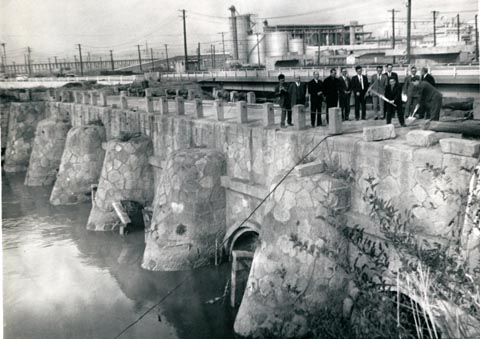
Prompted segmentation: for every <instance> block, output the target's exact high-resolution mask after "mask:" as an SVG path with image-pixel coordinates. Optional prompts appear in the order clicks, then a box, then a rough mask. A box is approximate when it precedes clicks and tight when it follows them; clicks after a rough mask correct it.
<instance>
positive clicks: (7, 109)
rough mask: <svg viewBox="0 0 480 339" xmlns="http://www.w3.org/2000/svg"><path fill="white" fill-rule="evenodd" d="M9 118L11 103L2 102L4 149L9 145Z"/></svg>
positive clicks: (0, 114)
mask: <svg viewBox="0 0 480 339" xmlns="http://www.w3.org/2000/svg"><path fill="white" fill-rule="evenodd" d="M9 118H10V103H9V102H0V123H1V131H0V133H1V141H2V149H4V148H6V147H7V139H8V119H9Z"/></svg>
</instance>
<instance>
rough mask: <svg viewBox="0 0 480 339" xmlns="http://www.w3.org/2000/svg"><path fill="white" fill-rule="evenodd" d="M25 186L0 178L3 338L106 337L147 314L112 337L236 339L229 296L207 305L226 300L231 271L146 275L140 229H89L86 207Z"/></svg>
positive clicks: (225, 267) (17, 180)
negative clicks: (52, 202)
mask: <svg viewBox="0 0 480 339" xmlns="http://www.w3.org/2000/svg"><path fill="white" fill-rule="evenodd" d="M23 180H24V174H15V175H5V174H3V177H2V213H3V215H2V232H3V279H4V282H3V284H4V294H3V302H4V304H3V306H4V337H5V338H6V339H21V338H48V339H54V338H62V339H63V338H65V339H66V338H72V339H73V338H82V339H85V338H99V339H110V338H112V339H113V338H115V337H116V336H118V335H119V334H120V333H121V332H122V331H123V330H124V329H126V328H127V327H128V326H129V325H130V324H132V323H134V322H135V321H136V320H137V319H138V318H140V317H141V316H142V315H143V314H145V313H146V312H147V311H148V310H149V309H152V310H151V311H150V312H148V313H146V315H145V316H144V317H143V318H142V319H140V320H139V321H138V322H137V323H136V324H135V325H133V326H131V327H130V328H128V329H127V330H126V331H125V332H124V333H123V334H121V335H120V336H119V338H122V339H127V338H161V339H169V338H175V339H177V338H189V339H193V338H206V339H207V338H208V339H214V338H222V339H223V338H225V339H228V338H233V337H234V335H233V330H232V328H233V313H232V311H231V310H230V308H229V306H228V296H227V300H225V301H224V302H223V303H222V301H219V302H216V303H213V304H212V303H208V301H209V300H212V299H213V298H216V297H219V296H222V295H223V293H224V289H225V284H226V283H227V280H228V276H229V272H230V265H228V264H224V265H221V266H218V267H215V266H209V267H206V268H201V269H197V270H192V271H185V272H149V271H146V270H143V269H142V268H141V267H140V262H141V258H142V254H143V249H144V235H143V232H137V233H131V234H128V235H127V236H126V237H122V236H120V235H118V233H112V232H105V233H104V232H91V231H87V230H86V228H85V225H86V222H87V218H88V214H89V212H90V207H91V206H90V204H89V203H84V204H80V205H73V206H52V205H50V204H49V202H48V199H49V196H50V192H51V187H33V188H32V187H26V186H24V185H23ZM160 301H161V302H160ZM159 302H160V304H159V305H158V306H155V304H157V303H159Z"/></svg>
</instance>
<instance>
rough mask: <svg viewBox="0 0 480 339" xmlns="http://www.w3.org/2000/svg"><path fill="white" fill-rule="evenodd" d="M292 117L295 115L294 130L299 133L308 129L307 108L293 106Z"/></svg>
mask: <svg viewBox="0 0 480 339" xmlns="http://www.w3.org/2000/svg"><path fill="white" fill-rule="evenodd" d="M292 115H293V124H294V125H295V126H294V128H295V129H296V130H297V131H300V130H304V129H306V128H307V124H306V121H307V119H306V116H305V115H306V114H305V106H303V105H295V106H293V108H292Z"/></svg>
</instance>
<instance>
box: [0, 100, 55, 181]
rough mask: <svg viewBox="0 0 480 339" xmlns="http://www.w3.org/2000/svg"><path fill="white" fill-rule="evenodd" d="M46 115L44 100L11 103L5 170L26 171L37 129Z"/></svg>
mask: <svg viewBox="0 0 480 339" xmlns="http://www.w3.org/2000/svg"><path fill="white" fill-rule="evenodd" d="M44 115H45V104H44V103H43V102H29V103H16V102H12V103H11V104H10V116H9V119H8V140H7V149H6V151H5V165H4V168H3V169H4V170H5V172H21V171H26V170H27V168H28V162H29V160H30V155H31V152H32V147H33V142H34V139H35V129H36V127H37V124H38V122H39V121H40V120H42V119H43V118H44Z"/></svg>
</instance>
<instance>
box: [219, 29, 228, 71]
mask: <svg viewBox="0 0 480 339" xmlns="http://www.w3.org/2000/svg"><path fill="white" fill-rule="evenodd" d="M225 33H227V32H219V33H218V34H221V35H222V53H223V66H224V67H225V62H226V61H227V57H226V56H225V37H224V34H225Z"/></svg>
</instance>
